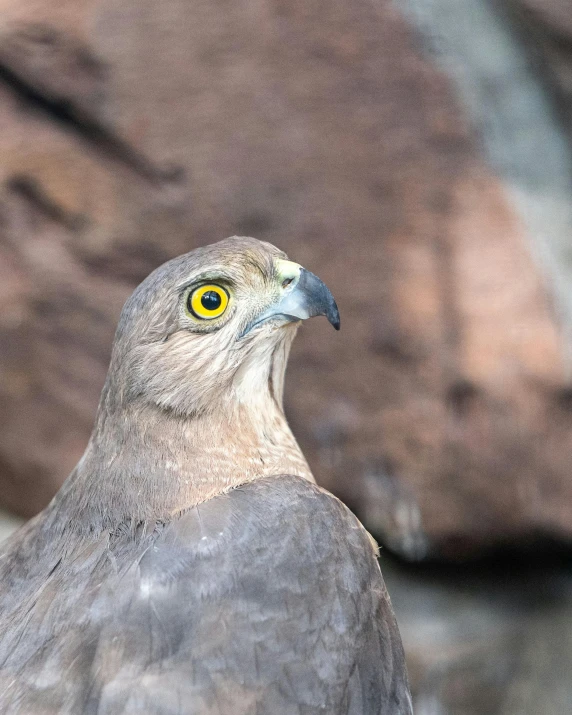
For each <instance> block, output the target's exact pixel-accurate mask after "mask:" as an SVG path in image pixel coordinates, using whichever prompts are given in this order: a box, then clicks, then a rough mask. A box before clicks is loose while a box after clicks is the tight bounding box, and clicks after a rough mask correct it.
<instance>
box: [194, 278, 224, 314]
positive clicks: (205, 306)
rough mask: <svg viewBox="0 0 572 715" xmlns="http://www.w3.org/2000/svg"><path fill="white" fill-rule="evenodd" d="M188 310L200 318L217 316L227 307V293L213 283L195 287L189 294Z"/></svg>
mask: <svg viewBox="0 0 572 715" xmlns="http://www.w3.org/2000/svg"><path fill="white" fill-rule="evenodd" d="M187 304H188V307H189V310H190V312H191V313H192V314H193V315H194V316H195V317H196V318H201V319H202V320H213V318H219V317H220V316H221V315H222V314H223V313H224V311H225V310H226V309H227V307H228V293H227V292H226V290H225V289H224V288H222V287H221V286H219V285H216V284H215V283H207V284H206V285H202V286H201V287H200V288H196V289H195V290H194V291H193V292H192V293H191V294H190V296H189V299H188V303H187Z"/></svg>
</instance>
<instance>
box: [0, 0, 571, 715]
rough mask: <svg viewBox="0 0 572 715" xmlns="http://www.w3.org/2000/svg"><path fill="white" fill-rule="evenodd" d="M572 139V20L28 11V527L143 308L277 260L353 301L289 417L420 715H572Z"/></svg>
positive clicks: (15, 384) (536, 9) (6, 286)
mask: <svg viewBox="0 0 572 715" xmlns="http://www.w3.org/2000/svg"><path fill="white" fill-rule="evenodd" d="M571 142H572V2H570V0H393V2H390V1H389V0H350V1H348V0H328V1H327V2H326V1H325V0H304V1H303V2H302V1H298V0H274V1H273V0H239V1H238V2H234V3H230V2H228V0H208V1H207V0H197V1H196V2H192V3H190V2H186V1H184V0H161V2H159V0H0V506H1V507H3V508H4V509H6V510H7V511H9V512H11V513H13V514H18V515H20V516H22V517H28V516H31V515H32V514H34V513H36V512H37V511H38V510H39V509H41V508H42V507H43V506H44V505H45V504H46V503H47V502H48V501H49V499H50V498H51V496H52V495H53V493H54V492H55V490H56V489H57V488H58V486H59V485H60V484H61V482H62V481H63V479H64V478H65V477H66V476H67V473H68V472H69V471H70V469H71V467H72V466H73V465H74V463H75V462H76V461H77V459H78V458H79V456H80V455H81V453H82V451H83V448H84V445H85V443H86V441H87V437H88V435H89V432H90V430H91V425H92V420H93V416H94V412H95V408H96V405H97V400H98V397H99V392H100V389H101V386H102V384H103V380H104V377H105V372H106V368H107V361H108V357H109V351H110V347H111V341H112V338H113V332H114V329H115V323H116V321H117V317H118V315H119V311H120V309H121V305H122V303H123V301H124V300H125V298H126V297H127V295H128V294H129V293H130V292H131V290H132V288H133V287H134V285H135V284H136V283H138V282H139V281H140V280H141V279H142V278H143V277H144V276H145V275H146V274H147V273H149V272H150V271H151V270H152V269H153V268H154V267H156V266H157V265H158V264H160V263H162V262H163V261H165V260H167V259H168V258H170V257H172V256H174V255H176V254H178V253H181V252H184V251H187V250H190V249H192V248H194V247H195V246H198V245H201V244H204V243H209V242H212V241H215V240H218V239H220V238H222V237H224V236H227V235H232V234H248V235H254V236H256V237H258V238H261V239H265V240H269V241H271V242H273V243H276V244H277V245H279V246H280V247H282V248H284V249H285V250H286V251H287V252H288V253H289V254H290V256H291V257H292V258H293V259H295V260H297V261H299V262H300V263H303V264H304V265H306V266H307V267H309V268H310V269H313V270H315V271H316V272H318V273H319V274H320V276H321V277H322V278H323V279H324V280H325V281H326V282H327V283H328V285H330V287H331V288H332V290H333V292H334V294H335V295H336V298H337V299H338V303H339V305H340V309H341V312H342V316H343V330H342V332H341V333H340V334H339V335H338V334H334V333H333V331H330V330H328V326H327V325H323V324H320V323H319V321H318V322H317V324H312V326H311V328H308V326H306V327H305V328H304V329H303V330H302V331H301V334H300V338H299V339H298V341H297V344H296V345H295V349H294V351H293V355H292V359H291V363H290V369H289V375H288V386H287V390H286V393H287V411H288V414H289V416H290V419H291V422H292V425H293V427H294V430H295V432H296V434H297V435H298V437H299V439H300V442H301V443H302V446H303V448H304V450H305V452H306V454H307V455H308V457H309V460H310V462H311V464H312V467H313V469H314V471H315V474H316V476H317V478H318V480H319V482H320V483H321V484H323V485H324V486H326V487H327V488H329V489H331V490H332V491H334V492H335V493H337V494H338V495H339V496H341V497H342V498H343V499H344V500H345V501H346V502H347V503H348V504H349V505H350V506H351V507H352V508H353V509H354V510H355V511H356V512H357V513H358V515H359V516H360V517H361V519H362V520H363V521H364V522H365V524H366V525H367V526H368V528H369V529H370V530H371V531H372V532H373V533H374V534H375V535H376V537H377V538H378V539H380V540H381V542H382V543H383V544H384V546H385V549H384V551H383V554H384V556H383V565H384V572H385V573H386V576H387V580H388V584H389V587H390V591H391V593H392V596H393V601H394V605H395V607H396V610H397V612H398V617H399V620H400V624H401V627H402V631H403V635H404V639H405V644H406V649H407V651H408V656H409V661H410V669H411V676H412V681H413V686H414V690H415V693H416V703H417V713H418V714H422V715H440V714H441V713H454V714H455V715H456V714H457V713H459V714H462V715H464V714H467V715H473V714H474V715H483V714H486V713H490V714H491V715H493V714H494V715H496V714H497V713H498V714H499V715H501V714H502V715H509V714H510V715H513V714H514V715H517V713H519V714H520V713H523V714H526V715H528V714H530V715H533V714H537V713H546V714H547V715H557V714H558V715H559V714H561V713H562V714H565V713H566V714H569V713H570V712H572V678H571V676H570V673H569V672H568V671H569V668H568V665H569V663H570V661H571V658H572V568H571V564H570V558H569V556H568V554H569V551H568V550H569V546H570V541H571V539H572V478H571V476H570V464H571V463H572V380H571V374H570V368H571V364H572V363H571V356H572V355H571V345H572V343H571V337H572V336H571V327H572V243H571V237H572V148H571V147H572V145H571ZM2 523H6V524H7V528H8V522H4V521H2ZM389 553H393V554H396V555H397V556H398V557H399V559H401V562H399V561H392V560H391V558H390V557H389ZM499 554H501V556H499ZM404 562H410V563H411V564H413V565H410V566H407V565H405V563H404ZM436 562H439V563H440V564H441V565H440V566H436V565H435V564H436ZM447 563H448V564H449V565H448V566H445V565H443V564H447ZM431 564H433V565H431ZM569 624H570V625H569Z"/></svg>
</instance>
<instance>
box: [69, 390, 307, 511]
mask: <svg viewBox="0 0 572 715" xmlns="http://www.w3.org/2000/svg"><path fill="white" fill-rule="evenodd" d="M225 399H226V401H225V402H224V403H222V404H221V405H219V408H218V409H217V410H215V411H212V412H209V413H206V414H204V415H201V416H193V417H188V416H181V415H176V414H174V413H172V412H167V411H164V410H162V409H160V408H158V407H156V406H153V405H149V404H145V403H137V402H135V403H133V404H131V405H130V406H128V407H124V408H123V409H121V410H118V411H117V412H111V413H106V412H105V408H104V407H102V408H101V409H100V414H99V415H98V419H97V422H96V428H95V429H94V432H93V435H92V438H91V440H90V442H89V445H88V447H87V450H86V452H85V454H84V456H83V458H82V459H81V461H80V463H79V464H78V466H77V467H76V470H75V471H74V473H72V475H71V476H70V479H69V480H68V481H69V484H66V485H65V486H64V488H63V489H62V493H63V496H62V498H64V499H66V500H70V499H71V503H70V502H68V504H70V506H71V505H73V506H74V507H75V512H76V514H77V515H78V518H80V519H87V520H89V519H90V518H91V517H93V515H99V516H98V518H101V519H102V520H104V521H110V522H112V523H117V522H118V521H122V520H124V519H125V518H131V519H135V520H149V519H151V520H158V519H168V518H169V517H170V516H172V515H173V514H176V513H178V512H180V511H182V510H184V509H188V508H190V507H192V506H194V505H196V504H198V503H200V502H202V501H205V500H207V499H209V498H211V497H213V496H215V495H217V494H221V493H224V492H225V491H228V490H229V489H232V488H233V487H236V486H239V485H241V484H244V483H247V482H250V481H253V480H255V479H260V478H262V477H267V476H271V475H280V474H293V475H298V476H301V477H305V478H307V479H309V480H311V481H313V477H312V473H311V471H310V468H309V466H308V463H307V462H306V460H305V458H304V456H303V454H302V452H301V450H300V448H299V446H298V444H297V442H296V439H295V438H294V435H293V434H292V432H291V430H290V428H289V426H288V423H287V421H286V417H285V415H284V412H283V409H282V406H281V404H280V403H279V402H278V401H277V400H276V398H275V396H274V395H273V394H272V391H271V390H269V391H268V392H267V394H266V395H265V396H264V395H262V394H260V395H258V396H257V399H256V400H254V401H249V400H240V399H237V397H236V394H234V393H231V394H229V396H227V398H225ZM102 403H104V401H103V400H102Z"/></svg>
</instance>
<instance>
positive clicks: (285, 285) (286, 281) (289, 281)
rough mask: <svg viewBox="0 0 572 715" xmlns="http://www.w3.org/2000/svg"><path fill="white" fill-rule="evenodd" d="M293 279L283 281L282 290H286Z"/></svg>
mask: <svg viewBox="0 0 572 715" xmlns="http://www.w3.org/2000/svg"><path fill="white" fill-rule="evenodd" d="M293 280H294V279H293V278H286V279H285V280H283V281H282V288H288V286H289V285H290V283H292V281H293Z"/></svg>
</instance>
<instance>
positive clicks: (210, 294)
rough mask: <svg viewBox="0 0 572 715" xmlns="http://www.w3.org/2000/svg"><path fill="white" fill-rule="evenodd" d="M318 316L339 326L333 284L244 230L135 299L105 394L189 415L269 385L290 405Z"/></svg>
mask: <svg viewBox="0 0 572 715" xmlns="http://www.w3.org/2000/svg"><path fill="white" fill-rule="evenodd" d="M317 315H324V316H326V318H327V319H328V320H329V321H330V323H331V324H332V325H333V326H334V327H335V328H336V329H339V326H340V318H339V313H338V308H337V306H336V303H335V301H334V298H333V296H332V294H331V293H330V291H329V290H328V288H327V287H326V285H325V284H324V283H323V282H322V281H321V280H320V279H319V278H318V277H317V276H315V275H314V274H313V273H310V272H309V271H307V270H306V269H305V268H303V267H302V266H300V265H299V264H297V263H293V262H292V261H290V260H288V258H287V256H286V255H285V254H284V253H283V252H282V251H280V250H278V249H277V248H275V247H274V246H272V245H271V244H269V243H264V242H262V241H258V240H256V239H253V238H243V237H234V238H230V239H226V240H224V241H220V242H219V243H215V244H212V245H209V246H206V247H203V248H198V249H196V250H194V251H192V252H190V253H187V254H185V255H183V256H180V257H178V258H175V259H173V260H171V261H169V262H168V263H165V264H164V265H162V266H161V267H159V268H158V269H157V270H155V271H154V272H153V273H152V274H151V275H150V276H149V277H148V278H147V279H146V280H144V281H143V283H141V285H140V286H139V287H138V288H137V289H136V290H135V292H134V293H133V295H132V296H131V297H130V298H129V300H128V301H127V303H126V304H125V307H124V309H123V312H122V314H121V319H120V322H119V326H118V329H117V334H116V339H115V343H114V348H113V354H112V362H111V367H110V376H109V378H108V389H107V390H106V391H105V393H104V395H105V399H106V400H107V401H108V402H109V401H113V402H116V403H117V402H118V403H119V404H121V405H122V406H125V404H126V402H132V401H136V400H140V401H141V400H142V401H144V402H146V403H151V404H154V405H156V406H158V407H160V408H162V409H166V410H170V411H174V412H175V413H177V414H181V415H184V414H188V415H200V414H205V413H208V412H209V411H212V410H215V409H218V408H219V407H220V402H221V400H227V401H228V400H232V401H234V402H235V403H237V404H241V403H250V404H251V405H256V403H257V402H258V401H260V400H262V399H266V398H267V397H268V394H269V393H270V395H271V396H272V397H273V398H274V400H275V401H276V402H278V404H280V405H281V402H282V385H283V379H284V370H285V366H286V361H287V357H288V352H289V349H290V345H291V343H292V340H293V338H294V335H295V333H296V330H297V327H298V326H299V324H300V321H301V320H304V319H306V318H310V317H313V316H317Z"/></svg>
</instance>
